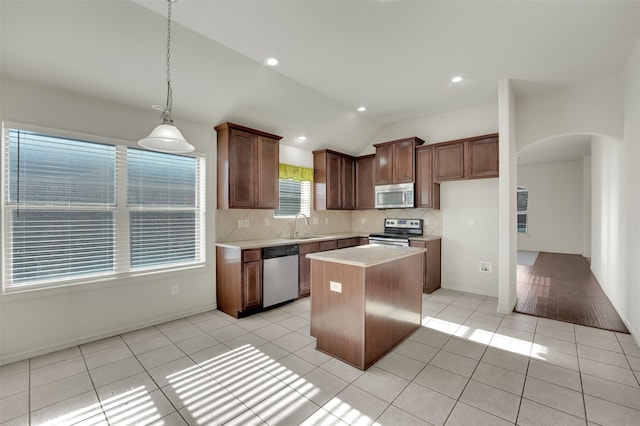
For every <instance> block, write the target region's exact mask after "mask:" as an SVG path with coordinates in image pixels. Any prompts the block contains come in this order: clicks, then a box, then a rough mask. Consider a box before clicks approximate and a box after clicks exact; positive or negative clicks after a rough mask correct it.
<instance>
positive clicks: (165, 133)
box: [138, 0, 194, 154]
mask: <svg viewBox="0 0 640 426" xmlns="http://www.w3.org/2000/svg"><path fill="white" fill-rule="evenodd" d="M173 1H176V0H167V3H168V4H169V7H168V13H167V105H166V107H165V108H163V109H162V115H161V118H162V123H160V124H158V125H157V126H156V128H155V129H153V130H152V131H151V133H150V134H149V136H147V137H146V138H144V139H140V140H139V141H138V145H140V146H141V147H143V148H147V149H151V150H154V151H161V152H168V153H171V154H180V153H183V152H191V151H193V150H194V147H193V145H191V144H190V143H189V142H187V141H186V139H185V138H184V136H182V133H181V132H180V130H178V128H177V127H176V126H175V125H174V124H173V118H171V107H172V104H173V96H172V92H171V3H172V2H173Z"/></svg>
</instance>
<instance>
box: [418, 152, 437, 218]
mask: <svg viewBox="0 0 640 426" xmlns="http://www.w3.org/2000/svg"><path fill="white" fill-rule="evenodd" d="M416 207H417V208H429V209H439V208H440V184H439V183H436V182H435V181H434V179H433V148H432V147H430V146H429V145H426V146H419V147H418V148H416Z"/></svg>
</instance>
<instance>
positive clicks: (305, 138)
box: [296, 135, 307, 142]
mask: <svg viewBox="0 0 640 426" xmlns="http://www.w3.org/2000/svg"><path fill="white" fill-rule="evenodd" d="M296 140H297V141H298V142H304V141H306V140H307V136H306V135H300V136H298V137H297V138H296Z"/></svg>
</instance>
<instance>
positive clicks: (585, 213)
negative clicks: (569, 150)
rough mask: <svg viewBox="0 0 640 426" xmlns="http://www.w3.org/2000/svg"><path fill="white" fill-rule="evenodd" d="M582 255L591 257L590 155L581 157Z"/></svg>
mask: <svg viewBox="0 0 640 426" xmlns="http://www.w3.org/2000/svg"><path fill="white" fill-rule="evenodd" d="M582 188H583V189H582V197H583V198H582V233H583V239H582V255H583V256H584V257H587V258H591V156H590V155H588V156H586V157H583V158H582Z"/></svg>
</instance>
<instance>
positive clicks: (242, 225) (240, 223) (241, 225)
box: [238, 219, 244, 228]
mask: <svg viewBox="0 0 640 426" xmlns="http://www.w3.org/2000/svg"><path fill="white" fill-rule="evenodd" d="M238 228H244V221H243V220H242V219H238Z"/></svg>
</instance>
